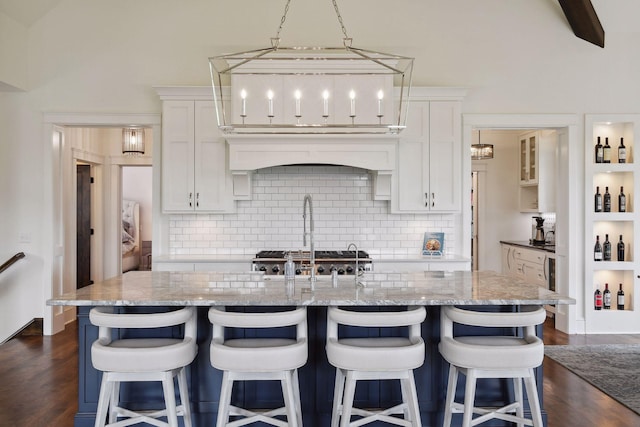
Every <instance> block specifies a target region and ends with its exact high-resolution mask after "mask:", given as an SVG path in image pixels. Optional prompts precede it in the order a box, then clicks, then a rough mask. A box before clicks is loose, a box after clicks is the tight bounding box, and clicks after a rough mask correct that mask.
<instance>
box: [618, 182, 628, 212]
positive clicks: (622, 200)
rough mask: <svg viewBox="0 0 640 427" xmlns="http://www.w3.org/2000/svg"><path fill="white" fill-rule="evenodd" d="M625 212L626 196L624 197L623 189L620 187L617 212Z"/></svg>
mask: <svg viewBox="0 0 640 427" xmlns="http://www.w3.org/2000/svg"><path fill="white" fill-rule="evenodd" d="M626 211H627V196H625V195H624V187H620V194H618V212H626Z"/></svg>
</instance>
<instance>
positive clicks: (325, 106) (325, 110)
mask: <svg viewBox="0 0 640 427" xmlns="http://www.w3.org/2000/svg"><path fill="white" fill-rule="evenodd" d="M322 117H329V91H328V90H325V91H324V92H322Z"/></svg>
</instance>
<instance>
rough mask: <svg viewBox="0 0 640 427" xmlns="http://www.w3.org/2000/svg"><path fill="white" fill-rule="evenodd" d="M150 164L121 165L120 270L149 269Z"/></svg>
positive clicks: (150, 240)
mask: <svg viewBox="0 0 640 427" xmlns="http://www.w3.org/2000/svg"><path fill="white" fill-rule="evenodd" d="M152 172H153V171H152V168H151V166H122V169H121V176H122V179H121V183H122V191H121V194H122V201H121V203H122V272H123V273H126V272H127V271H132V270H151V256H152V249H151V247H152V230H153V226H152V224H153V218H152V214H151V213H152V187H153V186H152V181H153V173H152Z"/></svg>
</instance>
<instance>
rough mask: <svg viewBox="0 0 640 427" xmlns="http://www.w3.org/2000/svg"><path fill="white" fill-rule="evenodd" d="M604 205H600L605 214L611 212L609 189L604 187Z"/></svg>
mask: <svg viewBox="0 0 640 427" xmlns="http://www.w3.org/2000/svg"><path fill="white" fill-rule="evenodd" d="M603 199H604V203H603V204H602V205H603V207H604V211H605V212H611V193H609V187H604V197H603Z"/></svg>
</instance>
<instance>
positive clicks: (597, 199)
mask: <svg viewBox="0 0 640 427" xmlns="http://www.w3.org/2000/svg"><path fill="white" fill-rule="evenodd" d="M594 197H595V200H594V205H595V211H596V212H602V194H600V187H596V195H595V196H594Z"/></svg>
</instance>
